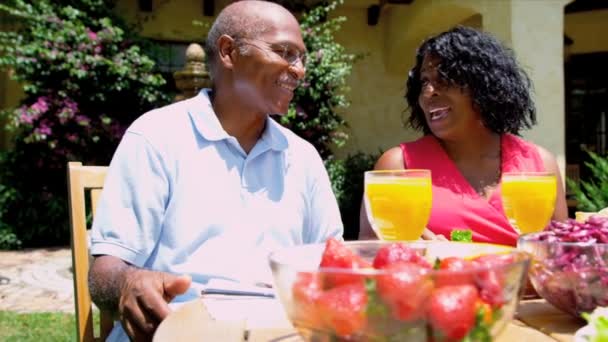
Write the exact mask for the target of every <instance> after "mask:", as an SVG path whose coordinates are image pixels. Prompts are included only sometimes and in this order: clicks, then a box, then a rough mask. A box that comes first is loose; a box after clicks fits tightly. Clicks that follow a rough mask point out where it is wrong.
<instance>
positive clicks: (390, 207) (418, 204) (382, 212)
mask: <svg viewBox="0 0 608 342" xmlns="http://www.w3.org/2000/svg"><path fill="white" fill-rule="evenodd" d="M432 197H433V196H432V188H431V171H430V170H414V169H412V170H375V171H367V172H365V196H364V200H365V207H366V210H367V217H368V219H369V221H370V223H371V226H372V228H373V229H374V231H375V232H376V235H378V237H379V238H380V239H382V240H389V241H400V240H417V239H419V238H420V236H421V235H422V231H423V230H424V228H425V226H426V224H427V222H428V220H429V215H430V214H431V205H432Z"/></svg>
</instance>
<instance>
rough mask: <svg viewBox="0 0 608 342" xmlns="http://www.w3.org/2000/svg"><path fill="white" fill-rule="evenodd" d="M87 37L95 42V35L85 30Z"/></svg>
mask: <svg viewBox="0 0 608 342" xmlns="http://www.w3.org/2000/svg"><path fill="white" fill-rule="evenodd" d="M87 36H89V39H90V40H97V33H95V32H93V31H90V30H87Z"/></svg>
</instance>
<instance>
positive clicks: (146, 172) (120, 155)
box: [91, 131, 169, 267]
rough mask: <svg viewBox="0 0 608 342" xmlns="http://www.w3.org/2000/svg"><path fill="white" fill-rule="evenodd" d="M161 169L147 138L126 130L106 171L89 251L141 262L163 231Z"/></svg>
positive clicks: (163, 180)
mask: <svg viewBox="0 0 608 342" xmlns="http://www.w3.org/2000/svg"><path fill="white" fill-rule="evenodd" d="M166 171H167V170H166V167H165V165H164V164H163V160H162V158H161V155H160V154H159V153H158V151H157V150H156V149H155V148H154V147H153V146H152V145H151V144H150V143H149V141H147V140H146V139H145V137H143V136H142V135H140V134H139V133H134V132H131V131H127V133H126V134H125V136H124V137H123V139H122V141H121V142H120V144H119V146H118V148H117V150H116V152H115V154H114V157H113V158H112V162H111V164H110V168H109V170H108V174H107V176H106V181H105V184H104V188H103V191H102V194H101V198H100V201H99V204H98V207H97V213H96V217H95V220H94V222H93V228H92V231H91V254H93V255H112V256H116V257H118V258H121V259H123V260H125V261H126V262H129V263H131V264H133V265H136V266H139V267H142V266H144V264H145V263H146V260H147V259H148V258H149V256H150V255H151V253H152V251H153V250H154V248H155V246H156V245H157V241H158V240H159V237H160V234H161V230H162V223H163V217H164V213H165V208H166V204H167V201H168V198H169V181H168V177H167V172H166Z"/></svg>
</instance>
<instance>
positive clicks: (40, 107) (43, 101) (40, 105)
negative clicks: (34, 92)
mask: <svg viewBox="0 0 608 342" xmlns="http://www.w3.org/2000/svg"><path fill="white" fill-rule="evenodd" d="M48 100H49V98H48V97H46V96H41V97H39V98H38V100H36V102H35V103H34V104H33V105H32V106H31V107H30V110H31V111H33V112H34V113H36V114H42V113H44V112H46V111H47V110H49V103H48Z"/></svg>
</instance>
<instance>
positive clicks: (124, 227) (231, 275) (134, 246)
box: [91, 91, 343, 300]
mask: <svg viewBox="0 0 608 342" xmlns="http://www.w3.org/2000/svg"><path fill="white" fill-rule="evenodd" d="M342 232H343V229H342V222H341V219H340V213H339V210H338V205H337V202H336V198H335V196H334V194H333V192H332V190H331V186H330V182H329V177H328V175H327V172H326V170H325V168H324V166H323V163H322V160H321V158H320V156H319V154H318V153H317V151H316V150H315V149H314V147H313V146H312V145H311V144H310V143H308V142H306V141H305V140H303V139H301V138H299V137H298V136H296V135H295V134H294V133H292V132H291V131H289V130H287V129H285V128H284V127H282V126H280V125H279V124H277V123H276V122H275V121H274V120H272V119H271V118H268V119H267V121H266V128H265V130H264V132H263V134H262V137H261V138H260V140H259V141H258V142H257V144H256V145H255V146H254V147H253V149H252V150H251V151H250V153H249V154H246V153H245V152H244V150H243V149H242V148H241V146H240V145H239V144H238V142H237V140H236V139H235V138H234V137H232V136H229V135H228V134H227V133H226V131H224V129H223V128H222V126H221V125H220V122H219V121H218V119H217V117H216V115H215V113H214V111H213V108H212V106H211V103H210V101H209V97H208V95H207V91H202V92H201V93H199V95H198V96H196V97H194V98H192V99H189V100H185V101H182V102H178V103H175V104H172V105H169V106H166V107H163V108H160V109H156V110H153V111H151V112H148V113H146V114H144V115H142V116H141V117H140V118H138V119H137V120H136V121H135V122H134V123H133V124H132V125H131V126H130V127H129V129H128V130H127V132H126V133H125V135H124V137H123V139H122V141H121V143H120V145H119V146H118V149H117V150H116V153H115V154H114V157H113V159H112V162H111V164H110V168H109V171H108V174H107V178H106V182H105V186H104V190H103V193H102V196H101V199H100V202H99V205H98V208H97V214H96V217H95V221H94V224H93V230H92V233H91V253H92V254H93V255H99V254H107V255H113V256H117V257H119V258H121V259H123V260H125V261H127V262H129V263H131V264H133V265H136V266H139V267H145V268H149V269H153V270H158V271H165V272H170V273H176V274H189V275H191V276H192V279H193V281H194V282H197V283H206V282H207V281H208V280H209V279H211V278H222V279H234V280H241V281H246V282H256V281H268V280H270V279H269V276H270V270H269V267H268V261H267V255H268V253H269V251H271V250H273V249H275V248H279V247H287V246H295V245H300V244H305V243H317V242H323V241H325V240H326V239H327V238H328V237H332V236H333V237H340V238H341V236H342ZM196 295H198V293H196V291H195V290H193V289H191V291H190V292H189V293H188V294H187V295H185V296H180V297H179V298H178V299H176V300H186V299H190V298H192V296H196Z"/></svg>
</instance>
